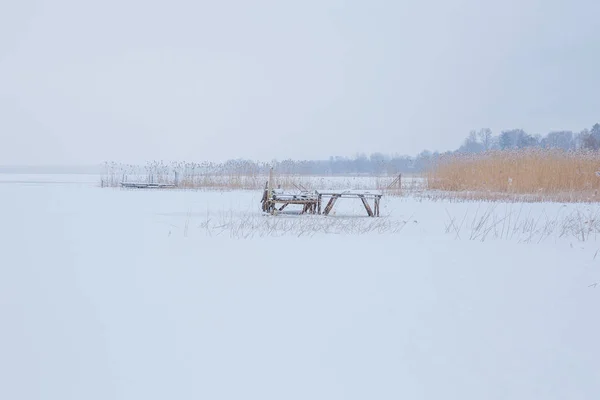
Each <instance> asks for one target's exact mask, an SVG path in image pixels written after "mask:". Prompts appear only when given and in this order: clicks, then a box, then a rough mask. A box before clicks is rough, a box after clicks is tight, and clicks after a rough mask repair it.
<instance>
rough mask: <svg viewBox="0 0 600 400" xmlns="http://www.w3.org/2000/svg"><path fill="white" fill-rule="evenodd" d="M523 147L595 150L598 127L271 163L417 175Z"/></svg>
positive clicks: (320, 171)
mask: <svg viewBox="0 0 600 400" xmlns="http://www.w3.org/2000/svg"><path fill="white" fill-rule="evenodd" d="M525 148H539V149H562V150H566V151H569V150H592V151H597V150H599V149H600V124H595V125H594V126H593V127H592V128H591V129H584V130H583V131H581V132H578V133H574V132H573V131H553V132H549V133H548V134H546V135H545V136H542V135H530V134H528V133H527V132H525V131H524V130H523V129H511V130H505V131H502V132H501V133H500V134H499V135H494V134H493V132H492V130H491V129H488V128H484V129H480V130H472V131H471V132H469V134H468V135H467V137H466V139H465V140H464V141H463V143H462V145H461V146H460V147H459V148H458V149H456V150H454V151H447V152H444V153H439V152H431V151H428V150H424V151H422V152H421V153H419V154H418V155H416V156H415V157H410V156H406V155H389V154H383V153H373V154H371V155H368V156H367V155H366V154H359V155H357V156H355V157H353V158H348V157H330V158H329V160H321V161H294V160H284V161H276V162H274V167H275V169H276V170H277V171H278V172H279V173H295V174H303V175H304V174H313V175H340V174H354V175H355V174H365V175H382V174H397V173H411V172H413V173H418V172H422V171H424V170H426V169H427V168H428V167H429V166H430V165H431V164H432V162H435V161H436V160H437V159H438V158H439V157H440V156H442V155H448V154H477V153H482V152H485V151H489V150H515V149H525ZM230 163H231V162H230Z"/></svg>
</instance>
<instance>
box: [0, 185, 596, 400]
mask: <svg viewBox="0 0 600 400" xmlns="http://www.w3.org/2000/svg"><path fill="white" fill-rule="evenodd" d="M0 180H2V179H1V178H0ZM9 180H10V179H5V181H9ZM15 180H16V179H15ZM15 180H13V183H4V184H0V222H1V225H0V316H1V317H2V327H1V329H0V398H1V399H11V400H12V399H44V400H47V399H57V400H59V399H60V400H65V399H78V400H79V399H102V400H106V399H128V400H129V399H144V400H148V399H198V398H202V399H261V400H265V399H278V400H279V399H303V400H304V399H327V400H331V399H401V398H405V399H461V400H465V399H466V400H468V399H473V400H475V399H477V400H480V399H511V400H512V399H597V398H598V393H600V362H599V360H600V358H599V356H600V346H599V345H598V337H600V322H599V321H598V317H597V310H598V305H599V299H600V297H599V296H600V288H595V287H593V286H590V285H593V283H594V282H598V281H600V274H599V273H598V268H599V266H598V263H600V257H598V258H595V255H596V252H597V250H598V247H599V245H598V243H597V242H596V241H595V238H590V239H589V240H587V241H585V242H584V241H580V240H578V239H577V238H576V237H575V236H569V235H565V236H563V237H560V235H558V234H556V235H554V234H553V235H552V236H550V237H547V238H546V239H544V240H540V241H539V243H538V242H537V241H531V242H529V243H524V242H523V241H524V238H526V235H523V234H521V233H519V232H516V233H513V235H512V236H510V237H509V235H497V236H496V237H494V238H492V237H491V236H490V238H489V239H487V240H485V241H483V242H482V241H480V240H469V238H470V232H473V231H474V230H475V229H476V227H475V226H474V225H473V224H472V223H471V222H472V221H477V220H478V218H479V217H477V216H476V215H479V216H481V215H482V214H484V211H485V210H486V209H487V207H488V206H487V205H478V204H477V203H448V202H442V201H438V202H426V201H413V200H410V199H391V198H386V197H384V198H383V200H382V215H383V214H385V216H384V217H382V219H381V220H382V221H384V220H386V219H388V220H392V221H398V223H401V222H403V223H406V226H405V227H404V229H402V231H400V232H399V233H394V234H392V233H384V234H378V233H377V232H376V231H373V232H371V233H368V234H364V235H358V234H357V235H351V234H346V235H343V234H325V233H321V232H318V233H317V234H315V235H313V236H312V237H307V236H301V237H297V236H298V235H297V234H296V232H294V231H293V229H292V231H290V232H289V233H288V234H286V235H284V236H282V237H270V236H269V235H264V236H262V237H258V236H256V237H254V238H249V239H247V240H244V239H240V236H239V235H236V234H235V230H234V228H232V229H230V230H221V231H217V230H213V231H208V230H207V229H205V228H203V226H205V225H203V224H206V223H207V221H209V220H212V222H210V223H213V224H214V226H215V227H217V226H219V225H220V224H222V221H221V219H223V218H225V217H224V216H227V218H230V219H229V220H228V221H231V220H234V219H239V220H244V218H248V216H249V215H250V216H252V218H256V219H257V220H258V221H262V220H261V219H260V218H263V219H264V220H266V221H273V219H274V218H280V217H269V216H261V215H260V198H261V195H262V192H261V191H256V193H251V192H239V193H238V192H227V193H225V192H224V193H219V192H185V191H145V190H142V191H132V190H120V189H100V188H97V187H94V185H91V184H90V185H55V184H47V185H43V184H35V185H28V184H20V183H14V181H15ZM16 181H18V180H16ZM356 203H357V202H353V201H348V202H344V200H343V199H342V200H340V204H339V208H338V209H337V212H338V214H337V216H330V217H322V216H306V218H308V221H310V220H311V218H312V219H313V220H315V221H335V219H336V218H338V219H343V218H349V217H352V218H354V221H356V223H363V222H362V221H365V222H364V223H370V224H372V223H374V222H373V221H374V219H369V218H367V217H365V218H362V217H358V215H362V214H364V210H360V207H362V205H360V204H359V205H357V204H356ZM337 207H338V206H336V208H337ZM353 207H358V209H354V208H353ZM520 207H524V208H523V209H521V208H520ZM573 207H577V206H575V205H568V206H565V207H563V206H562V205H560V204H556V205H548V204H546V205H541V204H531V205H524V206H520V205H501V206H498V208H497V209H496V210H495V211H494V212H497V213H500V214H501V215H505V214H504V213H505V211H506V210H508V209H509V208H510V209H511V210H513V211H515V214H516V212H518V213H519V214H521V215H523V216H528V217H529V218H532V219H534V220H535V219H537V218H540V219H541V220H543V218H546V217H542V216H543V215H558V214H559V213H566V212H568V210H569V209H571V208H573ZM582 207H590V206H582ZM500 214H499V215H500ZM449 216H451V217H452V218H455V223H456V224H461V222H462V221H465V222H464V224H462V225H461V226H463V227H462V228H461V230H460V232H458V233H457V232H455V231H454V230H452V229H451V228H450V229H448V228H447V224H448V221H449V220H450V217H449ZM538 216H539V217H538ZM281 218H288V217H281ZM297 218H298V220H300V219H301V218H305V217H297ZM352 218H349V219H350V220H352ZM522 218H523V217H522ZM302 220H304V219H302ZM292 221H293V219H292ZM290 226H292V227H293V225H290ZM215 229H216V228H215ZM498 229H499V228H498ZM215 232H221V233H220V234H216V233H215ZM211 235H212V236H211Z"/></svg>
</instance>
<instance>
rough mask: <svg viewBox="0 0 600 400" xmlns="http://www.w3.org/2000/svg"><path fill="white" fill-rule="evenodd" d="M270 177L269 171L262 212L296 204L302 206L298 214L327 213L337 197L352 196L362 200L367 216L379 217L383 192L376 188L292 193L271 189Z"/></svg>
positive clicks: (282, 208) (274, 210) (271, 177)
mask: <svg viewBox="0 0 600 400" xmlns="http://www.w3.org/2000/svg"><path fill="white" fill-rule="evenodd" d="M272 179H273V175H272V173H270V174H269V180H268V181H267V183H266V184H265V190H264V192H263V196H262V200H261V203H262V210H263V212H266V213H269V214H274V213H276V212H279V211H283V210H284V209H285V208H286V207H288V206H289V205H292V204H297V205H301V206H302V211H301V212H300V214H305V213H309V214H320V215H329V213H331V210H332V209H333V207H334V205H335V203H336V202H337V201H338V199H341V198H354V199H359V200H360V201H361V202H362V204H363V206H364V207H365V210H366V211H367V215H368V216H369V217H379V203H380V200H381V197H383V193H382V192H380V191H378V190H351V189H348V190H314V191H308V190H301V191H298V192H296V193H292V192H285V191H283V190H282V189H273V188H272ZM326 199H329V200H328V201H327V204H326V205H325V208H323V207H322V205H323V200H326ZM370 200H372V201H373V207H371V205H370V204H369V201H370Z"/></svg>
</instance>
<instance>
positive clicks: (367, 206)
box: [359, 195, 373, 217]
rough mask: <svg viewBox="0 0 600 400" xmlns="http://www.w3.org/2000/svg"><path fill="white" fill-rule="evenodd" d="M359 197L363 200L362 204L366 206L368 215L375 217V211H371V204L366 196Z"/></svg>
mask: <svg viewBox="0 0 600 400" xmlns="http://www.w3.org/2000/svg"><path fill="white" fill-rule="evenodd" d="M359 197H360V199H361V200H362V202H363V204H364V206H365V209H366V210H367V214H369V217H372V216H373V210H371V206H370V205H369V202H368V201H367V199H365V196H363V195H360V196H359Z"/></svg>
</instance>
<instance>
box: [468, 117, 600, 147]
mask: <svg viewBox="0 0 600 400" xmlns="http://www.w3.org/2000/svg"><path fill="white" fill-rule="evenodd" d="M532 147H533V148H536V147H537V148H543V149H562V150H579V149H587V150H594V151H597V150H599V149H600V124H595V125H594V126H592V129H584V130H582V131H581V132H578V133H574V132H573V131H553V132H549V133H548V134H547V135H546V136H541V135H530V134H528V133H526V132H525V131H524V130H523V129H510V130H505V131H502V132H501V133H500V134H499V135H498V136H494V135H493V134H492V131H491V130H490V129H487V128H485V129H481V130H479V131H475V130H473V131H471V132H470V133H469V135H468V136H467V138H466V139H465V141H464V143H463V144H462V146H460V148H459V149H458V150H457V152H459V153H472V154H473V153H480V152H483V151H487V150H511V149H524V148H532Z"/></svg>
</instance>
